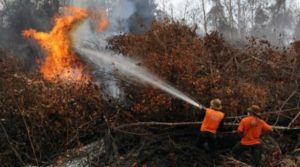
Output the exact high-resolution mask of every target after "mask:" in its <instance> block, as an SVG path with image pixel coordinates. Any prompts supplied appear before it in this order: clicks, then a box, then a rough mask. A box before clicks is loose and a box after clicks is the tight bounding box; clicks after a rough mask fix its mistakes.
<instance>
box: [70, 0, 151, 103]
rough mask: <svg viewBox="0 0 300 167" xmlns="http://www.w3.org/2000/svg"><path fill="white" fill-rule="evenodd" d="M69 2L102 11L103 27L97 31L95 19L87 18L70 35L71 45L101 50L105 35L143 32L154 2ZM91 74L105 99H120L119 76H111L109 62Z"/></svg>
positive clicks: (121, 95)
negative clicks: (103, 16) (105, 27)
mask: <svg viewBox="0 0 300 167" xmlns="http://www.w3.org/2000/svg"><path fill="white" fill-rule="evenodd" d="M71 5H74V6H78V7H84V8H87V9H89V11H91V12H95V13H97V12H99V11H102V12H103V11H105V13H106V15H107V18H108V20H109V26H108V27H107V29H106V30H104V31H103V32H100V33H99V32H97V31H95V29H96V28H95V25H97V18H90V19H89V20H86V21H85V22H84V23H82V24H81V25H80V26H79V27H78V29H77V30H76V32H75V33H74V34H73V39H74V43H75V48H81V46H86V47H88V48H93V49H96V50H98V51H99V52H103V53H106V52H108V51H109V49H107V48H108V47H107V46H108V43H107V41H106V39H107V38H110V37H112V36H114V35H119V34H124V33H144V32H146V31H147V30H148V29H149V28H150V26H151V23H152V22H153V20H154V13H155V8H156V6H155V5H154V1H149V0H116V1H108V0H75V1H73V2H72V3H71ZM95 19H96V20H95ZM82 56H83V55H82ZM83 58H84V59H86V61H87V62H89V61H91V59H90V58H87V57H83ZM92 61H93V59H92ZM93 63H94V61H93ZM93 73H94V76H96V78H97V83H99V84H100V85H101V87H102V88H103V93H104V94H106V95H107V97H108V98H113V99H115V100H120V101H123V100H124V94H125V92H124V90H123V89H122V87H121V86H120V85H119V79H118V78H117V77H115V68H114V67H113V66H111V64H107V63H102V64H99V63H98V64H97V68H96V69H95V71H94V72H93Z"/></svg>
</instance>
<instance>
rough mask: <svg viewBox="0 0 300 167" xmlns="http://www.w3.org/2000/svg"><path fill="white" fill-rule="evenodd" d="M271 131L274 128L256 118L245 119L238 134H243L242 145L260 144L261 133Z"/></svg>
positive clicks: (248, 117)
mask: <svg viewBox="0 0 300 167" xmlns="http://www.w3.org/2000/svg"><path fill="white" fill-rule="evenodd" d="M270 131H272V126H270V125H269V124H267V123H266V122H265V121H263V120H261V119H259V118H257V117H254V116H247V117H245V118H243V119H242V121H241V122H240V124H239V127H238V132H240V133H243V137H242V140H241V144H242V145H255V144H260V136H261V133H262V132H270Z"/></svg>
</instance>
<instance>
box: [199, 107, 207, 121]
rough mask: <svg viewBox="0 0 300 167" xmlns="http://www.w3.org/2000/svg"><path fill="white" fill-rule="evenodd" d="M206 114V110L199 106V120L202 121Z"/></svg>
mask: <svg viewBox="0 0 300 167" xmlns="http://www.w3.org/2000/svg"><path fill="white" fill-rule="evenodd" d="M205 114H206V108H205V107H203V106H200V119H203V118H204V117H205Z"/></svg>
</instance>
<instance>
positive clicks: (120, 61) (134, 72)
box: [75, 46, 203, 108]
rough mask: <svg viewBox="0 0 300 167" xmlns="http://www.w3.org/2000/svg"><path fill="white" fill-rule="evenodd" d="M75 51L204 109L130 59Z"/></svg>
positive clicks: (95, 52)
mask: <svg viewBox="0 0 300 167" xmlns="http://www.w3.org/2000/svg"><path fill="white" fill-rule="evenodd" d="M75 49H76V51H77V52H78V53H80V54H81V55H83V56H85V57H87V58H88V59H89V60H90V61H92V62H93V63H95V64H96V65H98V66H101V65H103V64H110V65H113V66H114V67H115V68H116V69H118V71H119V72H121V73H122V74H124V75H129V76H133V77H135V78H136V79H139V81H141V82H144V83H147V84H150V85H152V86H154V87H156V88H159V89H161V90H163V91H164V92H166V93H169V94H171V95H173V96H175V97H177V98H179V99H181V100H183V101H186V102H187V103H189V104H192V105H193V106H195V107H198V108H202V107H203V106H202V105H201V104H199V103H197V102H196V101H194V100H193V99H192V98H190V97H188V96H187V95H185V94H184V93H182V92H181V91H179V90H178V89H176V88H175V87H173V86H171V85H170V84H168V83H166V82H164V81H163V80H161V79H160V78H158V77H157V76H155V75H154V74H152V73H150V72H149V71H147V70H146V69H144V68H142V67H140V66H138V65H137V64H136V63H134V61H133V60H131V59H129V58H126V57H124V56H116V55H114V53H113V52H111V51H107V50H106V51H104V50H101V51H98V50H92V49H88V48H84V47H81V46H78V47H76V48H75Z"/></svg>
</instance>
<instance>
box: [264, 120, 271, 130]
mask: <svg viewBox="0 0 300 167" xmlns="http://www.w3.org/2000/svg"><path fill="white" fill-rule="evenodd" d="M263 131H264V132H272V131H273V128H272V126H271V125H269V124H268V123H266V122H265V121H263Z"/></svg>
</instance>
